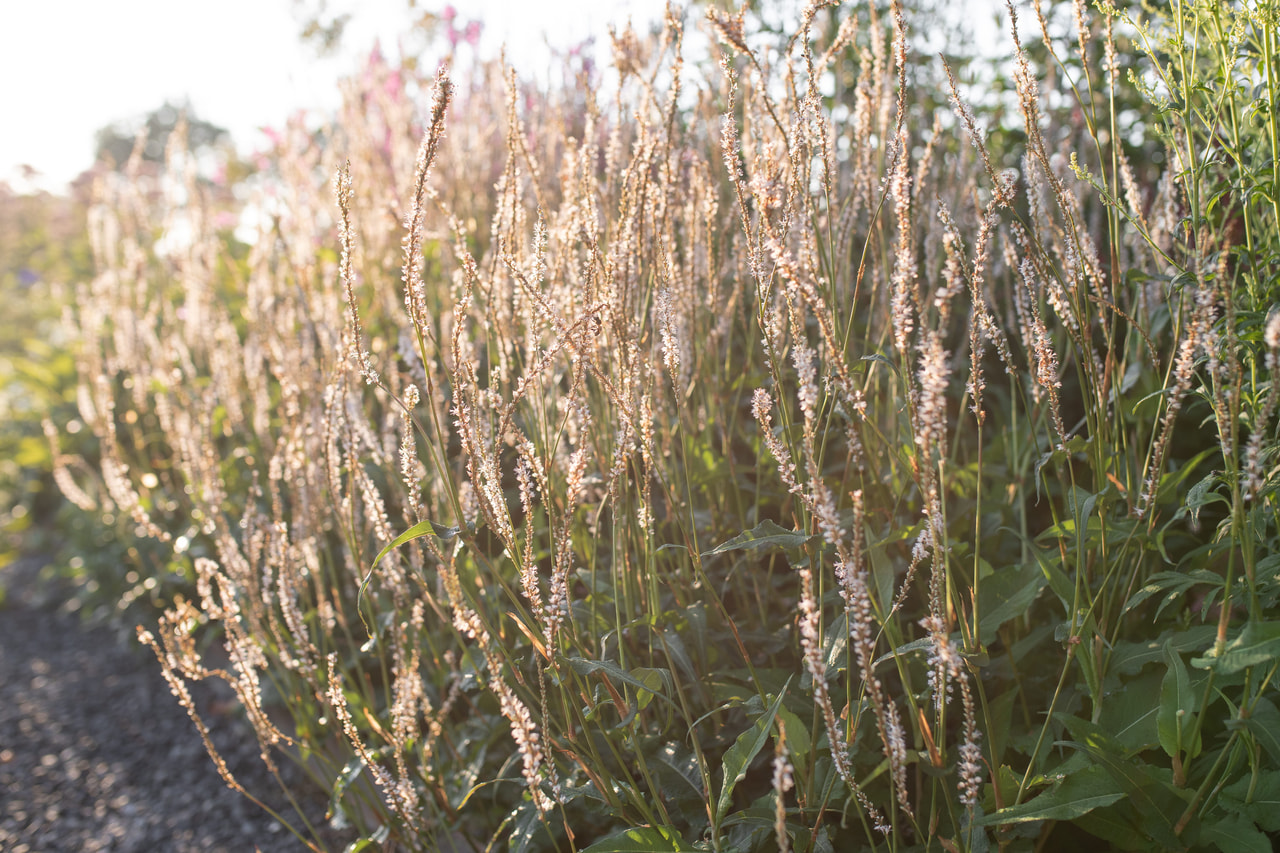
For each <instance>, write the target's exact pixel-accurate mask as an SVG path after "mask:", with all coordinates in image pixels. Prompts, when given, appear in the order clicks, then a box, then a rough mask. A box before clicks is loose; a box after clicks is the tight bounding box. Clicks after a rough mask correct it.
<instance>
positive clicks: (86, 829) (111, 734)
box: [0, 561, 341, 853]
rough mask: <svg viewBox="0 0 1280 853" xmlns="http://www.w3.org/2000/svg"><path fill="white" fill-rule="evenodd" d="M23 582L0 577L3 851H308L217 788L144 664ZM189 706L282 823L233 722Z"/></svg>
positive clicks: (23, 571) (177, 710) (148, 661)
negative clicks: (1, 593)
mask: <svg viewBox="0 0 1280 853" xmlns="http://www.w3.org/2000/svg"><path fill="white" fill-rule="evenodd" d="M34 574H35V572H34V566H33V565H32V564H31V563H30V562H28V561H23V562H20V563H18V564H15V565H14V566H10V567H7V568H5V569H0V585H2V586H4V587H6V588H7V591H8V598H7V602H6V603H5V605H4V606H3V607H0V850H3V851H6V853H37V851H41V853H43V851H49V853H55V851H56V853H70V852H71V851H86V853H89V852H90V851H176V853H187V851H226V853H242V851H253V850H260V851H262V853H274V851H280V853H292V851H300V850H305V849H306V848H305V847H304V846H303V845H302V844H301V843H300V842H299V841H298V840H297V839H296V838H294V837H293V836H292V835H290V834H289V833H288V832H287V831H286V830H285V829H283V828H282V827H281V826H280V825H279V824H277V823H276V822H275V821H274V820H273V819H272V818H271V817H270V816H269V815H268V814H267V813H266V812H265V811H263V810H262V809H260V808H259V807H258V806H257V805H255V804H254V803H253V802H251V801H250V800H248V799H246V798H244V797H242V796H241V795H239V794H237V793H236V792H234V791H232V790H230V789H229V788H227V787H226V785H225V784H224V783H223V781H222V779H221V778H220V777H219V776H218V773H217V771H216V770H215V769H214V767H213V763H212V762H211V761H210V759H209V757H208V755H207V754H206V752H205V750H204V746H203V744H202V743H201V741H200V738H199V735H198V734H197V733H196V730H195V727H194V726H193V725H192V723H191V721H190V720H189V719H188V718H187V715H186V713H185V712H184V711H183V710H182V708H181V706H179V704H178V702H177V700H176V699H174V698H173V696H172V695H171V694H170V693H169V689H168V686H167V685H166V684H165V682H164V680H163V679H162V678H161V676H160V672H159V667H158V665H157V664H156V661H155V659H154V657H152V656H151V655H150V653H149V652H147V651H146V650H145V649H139V648H138V647H137V644H136V643H134V644H133V648H130V647H129V646H127V645H125V643H123V642H122V641H121V639H120V633H119V632H116V631H112V630H109V629H107V628H95V629H86V628H84V627H83V626H82V625H81V624H80V621H79V620H78V619H77V618H75V617H74V616H72V615H69V614H67V613H64V612H59V610H58V608H57V606H56V605H57V602H56V601H41V600H40V598H39V597H38V595H37V594H36V591H35V588H34V585H33V583H32V578H33V576H34ZM193 695H194V696H195V699H196V702H197V707H199V708H200V709H201V713H202V715H203V716H204V718H205V720H206V722H208V723H209V725H210V728H211V730H212V734H213V738H214V742H215V744H217V745H218V747H219V749H220V751H221V752H222V755H223V756H224V757H225V758H226V760H227V763H228V765H229V766H230V767H231V769H232V772H233V773H234V774H235V776H236V778H237V779H239V780H240V781H241V783H242V784H244V785H245V787H246V788H248V789H249V790H251V791H253V792H254V793H255V794H257V795H259V796H263V795H264V794H274V796H265V797H264V799H266V800H267V801H268V802H269V803H270V804H271V805H272V807H273V808H277V809H282V810H284V811H283V812H282V813H285V814H288V813H289V812H288V807H287V805H285V804H284V800H283V797H282V796H280V795H279V794H278V791H279V787H278V785H277V784H276V782H275V780H274V779H273V778H272V777H271V776H270V774H269V773H267V772H266V770H265V769H264V768H263V766H262V763H261V761H260V759H259V758H258V754H257V745H256V742H255V741H254V739H253V738H252V736H251V735H250V736H246V730H245V728H244V723H243V721H241V720H239V719H238V718H236V717H235V716H234V714H232V713H230V711H229V710H220V709H222V708H228V707H229V706H227V705H226V703H225V701H224V700H223V699H222V698H221V697H219V696H217V695H215V694H214V692H213V691H212V690H211V689H200V686H199V685H197V686H196V689H193ZM206 712H207V713H206ZM283 763H284V762H282V764H283ZM311 805H312V806H314V809H315V813H312V814H311V815H310V816H311V817H312V818H313V819H317V818H320V817H322V813H323V804H322V803H319V802H318V801H317V800H316V799H315V798H314V797H313V798H312V800H311ZM309 810H310V809H309ZM295 822H296V821H295ZM338 849H341V844H339V845H338Z"/></svg>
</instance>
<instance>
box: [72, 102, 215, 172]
mask: <svg viewBox="0 0 1280 853" xmlns="http://www.w3.org/2000/svg"><path fill="white" fill-rule="evenodd" d="M183 116H186V120H187V148H188V150H190V151H192V152H198V151H201V150H205V149H210V148H214V147H216V146H218V145H220V144H225V143H227V142H228V141H229V140H230V138H231V137H230V134H228V133H227V131H226V129H225V128H221V127H218V126H217V125H216V124H211V123H210V122H207V121H204V120H202V119H200V118H197V117H196V115H195V113H194V112H192V110H191V106H190V104H184V105H178V104H171V103H169V102H168V101H166V102H165V103H164V105H163V106H161V107H160V108H159V109H157V110H154V111H152V112H151V113H149V114H148V115H147V116H146V117H145V118H143V119H142V120H141V121H140V122H139V121H138V120H137V119H132V120H125V121H118V122H114V123H112V124H109V125H107V126H106V127H104V128H102V129H101V130H99V131H98V132H97V133H96V134H95V135H94V139H95V140H96V142H97V149H96V154H97V160H98V162H105V163H108V164H110V165H111V166H112V168H115V169H123V168H124V165H125V164H126V163H128V162H129V156H130V155H131V154H132V153H133V146H134V144H135V142H136V141H137V138H138V134H139V132H140V131H141V132H142V133H144V134H145V137H146V141H145V142H144V143H143V149H142V159H143V160H147V161H150V162H153V163H159V162H161V161H163V160H164V149H165V146H166V145H167V144H168V143H169V134H171V133H173V129H174V128H175V127H177V125H178V121H179V120H180V119H181V118H182V117H183Z"/></svg>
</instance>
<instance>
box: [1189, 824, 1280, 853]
mask: <svg viewBox="0 0 1280 853" xmlns="http://www.w3.org/2000/svg"><path fill="white" fill-rule="evenodd" d="M1200 841H1201V842H1208V843H1210V844H1213V845H1216V846H1217V848H1218V849H1219V850H1221V851H1222V853H1271V841H1270V840H1269V839H1268V838H1267V836H1266V835H1264V834H1263V833H1262V832H1261V831H1260V830H1259V829H1258V827H1257V826H1255V825H1254V823H1253V821H1251V820H1249V819H1248V818H1246V817H1241V816H1240V815H1231V816H1230V817H1227V818H1223V819H1222V820H1216V821H1212V822H1208V821H1206V823H1205V824H1204V827H1203V828H1202V829H1201V830H1200Z"/></svg>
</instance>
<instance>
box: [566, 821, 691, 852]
mask: <svg viewBox="0 0 1280 853" xmlns="http://www.w3.org/2000/svg"><path fill="white" fill-rule="evenodd" d="M693 849H694V848H693V846H692V845H689V844H685V843H684V841H683V840H682V839H681V838H680V836H679V835H677V834H676V833H675V832H674V831H672V830H670V829H667V828H665V827H656V828H655V827H651V826H646V827H643V828H640V829H624V830H623V831H622V832H619V833H617V834H615V835H610V836H609V837H608V838H602V839H600V840H599V841H597V842H596V843H595V844H592V845H591V846H590V847H587V848H585V849H584V850H583V851H582V853H672V851H677V852H678V851H683V850H690V851H691V850H693Z"/></svg>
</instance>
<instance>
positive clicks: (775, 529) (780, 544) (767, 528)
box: [702, 519, 809, 557]
mask: <svg viewBox="0 0 1280 853" xmlns="http://www.w3.org/2000/svg"><path fill="white" fill-rule="evenodd" d="M808 541H809V535H808V534H807V533H802V532H801V531H799V530H788V529H786V528H785V527H781V526H779V525H778V524H777V523H776V522H773V521H770V520H769V519H765V520H764V521H762V522H760V523H759V524H757V525H756V526H755V527H753V528H751V529H750V530H744V531H742V532H741V533H739V534H738V535H737V536H735V537H733V538H732V539H730V540H729V541H728V542H724V543H722V544H720V545H717V546H716V547H714V548H712V549H711V550H710V551H703V552H702V556H704V557H710V556H712V555H713V554H724V553H725V552H727V551H745V550H754V549H756V548H769V547H777V548H800V547H802V546H803V545H804V543H805V542H808Z"/></svg>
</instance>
